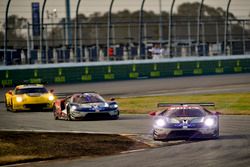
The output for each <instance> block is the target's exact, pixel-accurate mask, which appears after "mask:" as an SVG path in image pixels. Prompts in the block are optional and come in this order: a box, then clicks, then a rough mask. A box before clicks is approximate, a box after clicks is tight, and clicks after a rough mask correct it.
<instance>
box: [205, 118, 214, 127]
mask: <svg viewBox="0 0 250 167" xmlns="http://www.w3.org/2000/svg"><path fill="white" fill-rule="evenodd" d="M204 124H205V125H206V126H209V127H211V126H214V125H215V120H214V119H213V118H207V119H205V121H204Z"/></svg>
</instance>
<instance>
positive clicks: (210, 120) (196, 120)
mask: <svg viewBox="0 0 250 167" xmlns="http://www.w3.org/2000/svg"><path fill="white" fill-rule="evenodd" d="M209 106H215V105H214V103H174V104H170V103H159V104H158V107H163V108H164V109H163V110H161V111H159V112H151V113H150V115H151V116H154V118H153V139H154V140H168V139H180V138H182V139H196V138H218V137H219V112H212V111H209V110H208V109H207V108H205V107H209Z"/></svg>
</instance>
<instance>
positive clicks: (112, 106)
mask: <svg viewBox="0 0 250 167" xmlns="http://www.w3.org/2000/svg"><path fill="white" fill-rule="evenodd" d="M109 107H110V108H118V104H112V105H110V106H109Z"/></svg>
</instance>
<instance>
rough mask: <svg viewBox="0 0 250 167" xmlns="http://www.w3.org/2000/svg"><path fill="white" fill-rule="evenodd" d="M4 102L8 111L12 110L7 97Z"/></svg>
mask: <svg viewBox="0 0 250 167" xmlns="http://www.w3.org/2000/svg"><path fill="white" fill-rule="evenodd" d="M4 103H5V107H6V109H7V111H10V106H9V105H8V104H7V98H6V97H5V100H4Z"/></svg>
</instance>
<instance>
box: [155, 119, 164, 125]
mask: <svg viewBox="0 0 250 167" xmlns="http://www.w3.org/2000/svg"><path fill="white" fill-rule="evenodd" d="M155 125H157V126H159V127H164V126H165V125H166V121H165V120H164V119H157V120H156V121H155Z"/></svg>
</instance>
